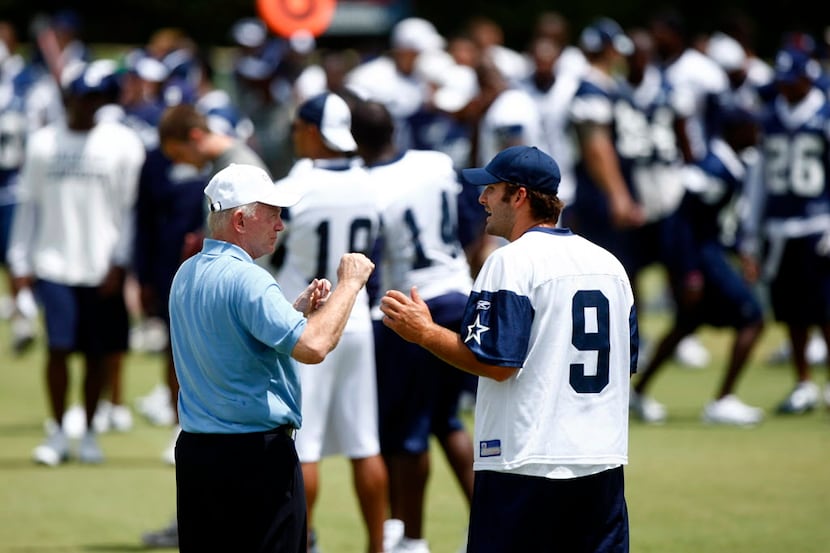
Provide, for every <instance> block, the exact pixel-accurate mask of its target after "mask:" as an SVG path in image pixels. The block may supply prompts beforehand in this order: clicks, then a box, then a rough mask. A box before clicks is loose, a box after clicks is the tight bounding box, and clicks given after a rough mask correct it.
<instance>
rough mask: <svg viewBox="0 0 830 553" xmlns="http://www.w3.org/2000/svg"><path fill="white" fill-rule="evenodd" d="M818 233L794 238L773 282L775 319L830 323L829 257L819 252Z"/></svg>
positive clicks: (801, 322)
mask: <svg viewBox="0 0 830 553" xmlns="http://www.w3.org/2000/svg"><path fill="white" fill-rule="evenodd" d="M819 238H820V237H819V236H818V235H812V236H806V237H804V238H791V239H789V240H788V241H787V244H786V246H785V247H784V253H783V255H782V257H781V263H780V264H779V265H778V272H777V273H776V275H775V276H774V277H773V279H772V281H771V282H770V288H769V291H770V303H771V304H772V310H773V313H774V315H775V318H776V320H778V321H780V322H783V323H787V324H794V325H801V326H811V325H826V324H830V257H826V256H820V255H818V254H817V253H816V245H817V243H818V240H819Z"/></svg>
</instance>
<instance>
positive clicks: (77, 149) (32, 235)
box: [8, 122, 145, 286]
mask: <svg viewBox="0 0 830 553" xmlns="http://www.w3.org/2000/svg"><path fill="white" fill-rule="evenodd" d="M144 157H145V150H144V146H143V144H142V142H141V139H140V138H139V137H138V135H137V134H136V133H135V132H134V131H132V130H131V129H129V128H128V127H126V126H124V125H122V124H119V123H115V122H103V123H99V124H98V125H96V126H95V127H94V128H93V129H92V130H90V131H86V132H77V131H71V130H69V129H68V128H67V127H66V126H65V124H64V123H63V122H59V123H55V124H53V125H49V126H47V127H44V128H42V129H40V130H38V131H36V132H35V133H33V134H32V135H31V136H30V138H29V141H28V143H27V149H26V159H25V162H24V164H23V170H22V173H21V180H20V183H21V184H20V198H19V201H20V203H19V204H18V206H17V208H16V210H17V211H16V216H15V222H14V225H13V229H12V236H11V243H10V246H9V256H8V257H9V265H10V267H11V270H12V273H13V274H14V275H34V276H37V277H38V278H42V279H46V280H50V281H52V282H57V283H60V284H66V285H70V286H97V285H99V284H100V283H101V282H102V281H103V279H104V277H105V276H106V275H107V272H108V271H109V269H110V267H112V266H113V265H118V266H122V267H126V266H128V265H129V263H130V260H131V257H132V237H133V207H134V203H135V199H136V195H137V193H138V177H139V173H140V171H141V166H142V164H143V163H144Z"/></svg>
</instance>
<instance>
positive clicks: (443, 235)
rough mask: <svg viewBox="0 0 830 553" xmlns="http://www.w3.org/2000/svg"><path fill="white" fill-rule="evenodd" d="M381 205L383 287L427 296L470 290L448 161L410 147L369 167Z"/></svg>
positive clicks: (455, 188)
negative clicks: (394, 158)
mask: <svg viewBox="0 0 830 553" xmlns="http://www.w3.org/2000/svg"><path fill="white" fill-rule="evenodd" d="M368 171H369V174H370V175H371V177H372V181H373V183H374V186H375V195H376V196H377V198H378V199H379V203H380V206H381V213H382V215H381V217H382V219H383V227H382V229H383V230H382V238H383V245H384V248H383V251H382V263H381V267H380V268H379V269H380V274H381V278H382V285H383V290H382V291H385V290H388V289H395V290H401V291H403V292H404V293H406V294H408V293H409V289H410V288H411V287H412V286H417V287H418V292H419V293H420V294H421V297H423V298H424V299H425V300H428V299H432V298H435V297H437V296H440V295H443V294H447V293H450V292H461V293H463V294H468V293H469V292H470V288H471V286H472V278H471V277H470V266H469V265H468V263H467V258H466V256H465V255H464V250H463V248H462V247H461V243H460V242H459V240H458V203H457V202H458V193H459V191H460V190H459V187H460V185H459V183H458V181H457V179H456V173H455V169H454V168H453V163H452V159H451V158H450V157H449V156H448V155H446V154H444V153H441V152H437V151H428V150H408V151H407V152H405V153H404V154H403V155H401V156H400V157H399V158H397V159H396V160H394V161H392V162H390V163H385V164H381V165H375V166H372V167H369V168H368Z"/></svg>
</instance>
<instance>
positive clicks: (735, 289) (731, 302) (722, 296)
mask: <svg viewBox="0 0 830 553" xmlns="http://www.w3.org/2000/svg"><path fill="white" fill-rule="evenodd" d="M700 259H701V272H702V273H703V283H704V285H703V299H702V301H701V302H700V303H698V304H697V305H695V306H694V307H693V308H691V309H688V308H685V307H683V306H682V304H681V303H680V302H678V305H679V306H681V307H679V308H678V311H677V318H678V320H679V321H681V322H682V323H685V326H686V327H689V328H692V329H694V328H697V327H698V326H700V325H703V324H706V325H710V326H714V327H720V328H735V329H739V328H745V327H747V326H749V325H752V324H756V323H758V322H761V321H762V320H763V317H764V313H763V308H762V306H761V302H760V300H759V299H758V297H757V296H756V294H755V292H754V291H753V290H752V287H751V286H750V284H749V283H748V282H747V281H746V280H745V279H744V278H743V277H742V276H741V275H740V274H739V273H738V270H737V269H736V268H735V266H734V265H733V264H732V262H731V261H730V260H729V259H728V257H727V253H726V251H725V250H724V248H723V246H721V245H719V244H706V245H704V246H703V247H702V248H701V251H700ZM675 289H676V290H679V289H680V287H679V286H676V287H675Z"/></svg>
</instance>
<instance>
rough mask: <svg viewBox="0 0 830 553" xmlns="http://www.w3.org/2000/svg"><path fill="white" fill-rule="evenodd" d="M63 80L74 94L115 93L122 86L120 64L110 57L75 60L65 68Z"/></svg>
mask: <svg viewBox="0 0 830 553" xmlns="http://www.w3.org/2000/svg"><path fill="white" fill-rule="evenodd" d="M61 82H62V84H63V86H64V90H66V92H68V93H69V94H71V95H73V96H87V95H90V94H115V93H117V92H118V90H119V87H120V82H119V74H118V64H117V63H116V62H115V61H114V60H110V59H100V60H95V61H93V62H90V63H86V62H80V61H79V62H74V63H71V64H69V65H68V66H67V67H66V68H65V69H64V70H63V73H62V74H61Z"/></svg>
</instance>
